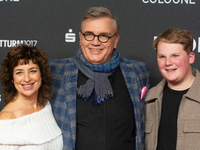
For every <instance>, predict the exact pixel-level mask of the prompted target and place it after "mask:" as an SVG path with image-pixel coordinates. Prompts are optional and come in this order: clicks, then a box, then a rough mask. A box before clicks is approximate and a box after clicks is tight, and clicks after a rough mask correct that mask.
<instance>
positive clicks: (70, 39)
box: [65, 29, 76, 42]
mask: <svg viewBox="0 0 200 150" xmlns="http://www.w3.org/2000/svg"><path fill="white" fill-rule="evenodd" d="M65 42H76V34H75V33H73V30H72V29H69V33H66V34H65Z"/></svg>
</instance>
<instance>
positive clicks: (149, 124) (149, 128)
mask: <svg viewBox="0 0 200 150" xmlns="http://www.w3.org/2000/svg"><path fill="white" fill-rule="evenodd" d="M152 126H153V121H151V120H146V121H145V133H147V134H148V133H151V131H152Z"/></svg>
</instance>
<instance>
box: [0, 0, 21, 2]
mask: <svg viewBox="0 0 200 150" xmlns="http://www.w3.org/2000/svg"><path fill="white" fill-rule="evenodd" d="M0 2H19V0H0Z"/></svg>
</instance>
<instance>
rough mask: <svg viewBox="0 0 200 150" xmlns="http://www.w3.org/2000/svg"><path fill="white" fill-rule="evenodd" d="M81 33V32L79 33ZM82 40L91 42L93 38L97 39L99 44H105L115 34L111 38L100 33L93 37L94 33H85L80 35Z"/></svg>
mask: <svg viewBox="0 0 200 150" xmlns="http://www.w3.org/2000/svg"><path fill="white" fill-rule="evenodd" d="M81 33H82V32H81ZM82 34H83V36H84V38H85V39H86V40H87V41H93V40H94V38H95V36H97V37H98V40H99V41H100V42H101V43H106V42H107V41H108V40H109V39H110V38H112V37H113V36H114V35H115V34H116V33H115V34H113V35H112V36H108V35H107V34H106V33H100V34H99V35H95V34H94V33H92V32H89V31H88V32H85V33H82Z"/></svg>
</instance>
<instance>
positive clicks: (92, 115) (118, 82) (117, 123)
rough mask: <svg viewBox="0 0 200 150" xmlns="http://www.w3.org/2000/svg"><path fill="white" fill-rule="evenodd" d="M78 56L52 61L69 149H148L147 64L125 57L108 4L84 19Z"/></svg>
mask: <svg viewBox="0 0 200 150" xmlns="http://www.w3.org/2000/svg"><path fill="white" fill-rule="evenodd" d="M79 37H80V47H79V48H78V50H77V54H76V56H75V57H73V58H68V59H62V60H51V61H50V64H51V72H52V78H53V80H52V83H53V87H54V90H53V97H52V101H51V103H52V108H53V109H52V110H53V113H54V115H55V118H56V120H57V123H58V125H59V126H60V128H61V129H62V132H63V142H64V149H65V150H75V149H76V150H102V149H104V150H134V149H137V150H144V99H143V98H142V96H141V95H140V91H141V89H142V88H143V87H145V86H147V83H148V78H149V72H148V67H147V65H146V64H145V63H143V62H139V61H135V60H127V59H124V58H121V57H120V54H119V52H118V51H117V50H116V48H117V43H118V40H119V24H118V21H117V20H116V18H115V17H114V16H113V15H112V13H111V12H110V11H109V10H108V9H107V8H104V7H92V8H90V9H89V10H88V11H87V12H86V14H85V15H84V16H83V18H82V22H81V27H80V32H79Z"/></svg>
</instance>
